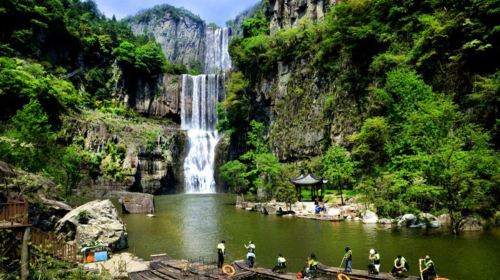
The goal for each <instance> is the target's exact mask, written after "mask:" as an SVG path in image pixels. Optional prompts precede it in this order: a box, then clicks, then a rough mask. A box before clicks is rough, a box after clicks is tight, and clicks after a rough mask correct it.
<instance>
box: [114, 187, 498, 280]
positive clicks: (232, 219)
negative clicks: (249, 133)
mask: <svg viewBox="0 0 500 280" xmlns="http://www.w3.org/2000/svg"><path fill="white" fill-rule="evenodd" d="M155 199H156V201H155V202H156V203H155V204H156V207H157V217H156V218H153V219H148V218H146V217H144V215H126V216H124V217H123V219H124V221H125V222H126V224H127V229H128V231H129V244H130V249H129V250H130V251H132V252H134V253H136V254H137V255H138V256H140V257H143V258H146V259H148V258H149V256H150V255H151V254H157V253H168V254H169V255H170V256H172V257H174V258H191V259H197V258H198V257H200V256H201V257H205V259H214V258H216V250H215V246H216V244H217V243H218V242H219V241H220V240H221V239H225V240H226V248H227V253H228V256H227V259H229V260H231V259H233V260H234V259H242V258H244V256H245V248H244V247H243V244H245V243H247V242H248V241H249V240H252V241H254V243H255V244H256V247H257V250H256V254H257V258H256V263H257V265H259V266H265V267H272V266H273V264H274V261H275V258H276V256H277V254H278V253H283V254H284V255H285V256H286V257H287V259H288V261H289V268H290V271H298V270H299V269H301V268H302V267H303V265H304V261H305V258H306V257H307V255H308V254H310V253H311V252H314V253H315V254H316V255H317V256H318V258H319V260H320V261H321V262H323V263H325V264H327V265H332V266H338V265H339V263H340V261H341V259H342V256H343V253H344V247H345V246H347V245H348V246H350V247H351V248H352V250H353V253H354V254H353V257H354V259H353V267H354V268H358V269H366V265H367V264H368V263H369V260H368V250H369V249H370V248H376V249H377V250H378V251H379V252H380V254H381V259H382V266H381V270H382V271H389V270H390V269H391V264H392V261H393V260H394V258H395V257H396V256H397V255H398V254H403V255H404V256H405V257H406V259H407V260H409V262H410V266H411V273H412V274H418V263H417V260H418V258H419V257H422V256H424V255H425V254H430V255H431V256H432V258H433V260H434V262H435V263H436V266H437V268H438V269H439V271H440V272H441V274H443V276H447V277H448V278H452V279H477V278H475V276H476V273H477V270H476V269H471V268H478V269H480V271H481V273H482V279H498V278H497V276H498V275H500V266H498V260H500V250H499V245H498V244H499V243H498V241H499V240H500V230H498V229H495V230H493V231H490V232H482V233H481V232H479V233H477V232H476V233H466V234H462V235H460V236H458V237H453V236H451V235H449V234H447V233H442V232H438V231H434V230H432V231H425V230H413V229H386V228H384V227H380V226H377V225H363V224H361V223H357V222H340V223H331V222H323V221H314V220H306V219H296V218H280V217H276V216H273V215H269V216H264V215H261V214H259V213H255V212H253V213H252V212H247V211H244V210H238V209H235V207H234V205H232V204H231V203H234V200H235V199H234V197H233V196H230V195H173V196H160V197H156V198H155Z"/></svg>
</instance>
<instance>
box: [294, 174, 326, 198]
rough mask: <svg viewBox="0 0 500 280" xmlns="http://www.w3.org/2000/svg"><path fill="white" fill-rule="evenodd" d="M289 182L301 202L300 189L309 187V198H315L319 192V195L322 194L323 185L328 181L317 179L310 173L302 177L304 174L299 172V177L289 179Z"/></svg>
mask: <svg viewBox="0 0 500 280" xmlns="http://www.w3.org/2000/svg"><path fill="white" fill-rule="evenodd" d="M290 181H291V182H292V183H293V184H294V185H295V188H296V190H297V193H298V194H299V201H301V200H302V187H311V197H312V198H314V197H317V196H318V195H319V194H320V192H321V195H323V194H324V184H326V183H328V180H325V179H323V178H318V177H316V176H314V175H312V174H311V173H310V172H307V174H306V175H304V172H301V173H300V175H299V176H297V177H295V178H292V179H290Z"/></svg>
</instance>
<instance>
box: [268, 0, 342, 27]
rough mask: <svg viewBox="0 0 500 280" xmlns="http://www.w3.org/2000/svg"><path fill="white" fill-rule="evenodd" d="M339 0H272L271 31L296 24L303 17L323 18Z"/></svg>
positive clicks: (270, 2)
mask: <svg viewBox="0 0 500 280" xmlns="http://www.w3.org/2000/svg"><path fill="white" fill-rule="evenodd" d="M338 1H339V0H270V1H269V4H270V5H269V6H270V7H269V9H270V13H271V26H270V27H271V33H275V32H276V31H278V30H280V29H283V28H289V27H293V26H296V25H297V23H298V22H299V20H300V19H301V18H303V17H306V18H309V19H311V20H313V21H316V20H319V19H322V18H323V17H324V16H325V13H326V11H327V9H328V7H329V6H331V5H334V4H335V3H336V2H338Z"/></svg>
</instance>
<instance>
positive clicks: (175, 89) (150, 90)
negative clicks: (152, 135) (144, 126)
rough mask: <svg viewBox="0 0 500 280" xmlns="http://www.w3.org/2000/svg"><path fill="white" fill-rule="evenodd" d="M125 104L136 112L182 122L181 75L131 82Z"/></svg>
mask: <svg viewBox="0 0 500 280" xmlns="http://www.w3.org/2000/svg"><path fill="white" fill-rule="evenodd" d="M131 83H133V84H132V85H130V87H129V89H128V90H127V91H128V94H127V95H125V96H124V102H125V103H126V104H128V105H129V106H130V107H131V108H133V109H134V111H136V112H138V113H140V114H143V115H146V116H152V117H160V118H164V117H167V118H171V119H173V120H174V121H176V122H177V123H179V122H180V117H179V116H180V115H179V114H180V102H181V100H180V96H181V90H182V78H181V76H180V75H170V74H163V75H161V76H159V77H157V78H154V79H134V80H133V81H131Z"/></svg>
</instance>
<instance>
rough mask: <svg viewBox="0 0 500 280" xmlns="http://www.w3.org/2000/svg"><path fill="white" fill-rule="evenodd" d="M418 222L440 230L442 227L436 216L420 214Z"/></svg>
mask: <svg viewBox="0 0 500 280" xmlns="http://www.w3.org/2000/svg"><path fill="white" fill-rule="evenodd" d="M418 221H419V222H421V223H424V224H425V226H427V227H431V228H438V227H440V226H441V221H440V220H439V219H438V218H437V217H436V216H434V215H432V214H429V213H420V214H419V215H418Z"/></svg>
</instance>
